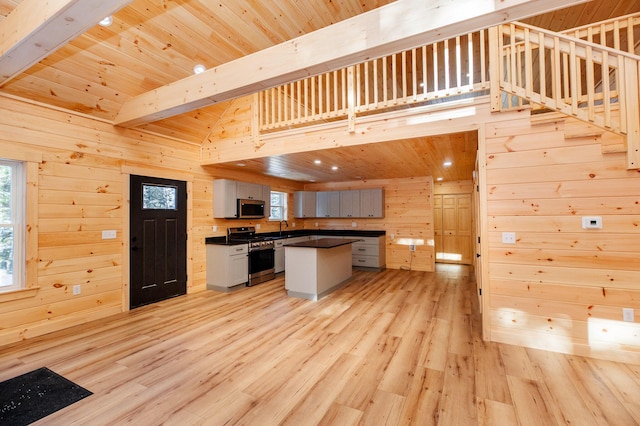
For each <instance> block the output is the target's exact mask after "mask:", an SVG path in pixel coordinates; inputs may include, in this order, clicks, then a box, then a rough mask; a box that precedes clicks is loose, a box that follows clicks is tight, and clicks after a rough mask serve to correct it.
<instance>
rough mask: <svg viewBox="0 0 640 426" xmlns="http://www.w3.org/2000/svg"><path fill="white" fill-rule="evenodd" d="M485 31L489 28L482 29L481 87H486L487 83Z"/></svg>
mask: <svg viewBox="0 0 640 426" xmlns="http://www.w3.org/2000/svg"><path fill="white" fill-rule="evenodd" d="M485 31H487V30H481V31H480V83H482V84H481V86H480V88H481V89H484V88H485V87H487V86H486V83H487V58H486V52H485V47H484V46H485Z"/></svg>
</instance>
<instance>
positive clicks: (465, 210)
mask: <svg viewBox="0 0 640 426" xmlns="http://www.w3.org/2000/svg"><path fill="white" fill-rule="evenodd" d="M435 201H436V202H435V203H434V221H435V223H436V225H435V231H436V232H435V237H436V241H435V243H436V245H435V246H436V261H438V262H447V263H462V264H472V262H473V257H472V251H473V250H472V240H471V238H472V232H471V230H472V216H471V194H443V195H436V198H435ZM439 230H440V231H439Z"/></svg>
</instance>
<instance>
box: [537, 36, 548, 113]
mask: <svg viewBox="0 0 640 426" xmlns="http://www.w3.org/2000/svg"><path fill="white" fill-rule="evenodd" d="M546 52H547V50H546V46H545V38H544V33H540V34H539V35H538V78H539V83H540V103H541V104H542V105H546V103H547V101H546V99H547V68H546V58H547V54H546Z"/></svg>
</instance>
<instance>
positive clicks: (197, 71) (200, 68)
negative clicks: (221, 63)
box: [193, 64, 207, 74]
mask: <svg viewBox="0 0 640 426" xmlns="http://www.w3.org/2000/svg"><path fill="white" fill-rule="evenodd" d="M206 70H207V68H206V67H205V66H204V65H202V64H198V65H196V66H195V67H193V73H194V74H202V73H203V72H205V71H206Z"/></svg>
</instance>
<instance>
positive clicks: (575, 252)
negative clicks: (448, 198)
mask: <svg viewBox="0 0 640 426" xmlns="http://www.w3.org/2000/svg"><path fill="white" fill-rule="evenodd" d="M580 128H582V129H584V132H583V134H582V135H581V134H580V131H579V129H580ZM565 129H566V130H567V134H566V135H565ZM485 134H486V188H485V189H486V191H487V209H488V217H487V221H488V223H487V225H488V236H489V243H488V246H489V253H488V255H489V264H488V267H489V272H488V276H489V278H490V282H489V283H488V286H489V287H490V296H489V297H490V300H489V312H488V315H489V316H490V318H488V320H489V321H490V325H489V326H490V337H491V340H495V341H500V342H505V343H511V344H517V345H523V346H528V347H537V348H541V349H549V350H555V351H559V352H566V353H573V354H580V355H586V356H593V357H598V358H606V359H615V360H618V361H626V362H634V363H640V324H639V322H640V321H639V320H640V317H639V316H640V244H638V242H639V241H640V226H639V224H640V173H638V171H637V170H627V169H626V167H625V155H624V153H609V154H603V148H604V149H605V150H606V146H607V144H605V145H604V146H603V145H601V140H602V137H601V136H599V135H597V134H595V135H594V133H593V132H591V131H590V129H589V128H588V126H586V125H583V124H581V123H580V122H578V121H576V120H575V119H571V118H567V119H566V120H562V119H561V120H559V121H557V122H544V121H543V122H541V123H539V124H531V121H530V119H529V118H528V117H525V118H523V119H521V120H516V121H507V122H497V123H495V124H487V125H486V127H485ZM605 139H609V140H610V139H611V137H610V136H607V137H606V138H605ZM582 216H601V217H602V220H603V228H602V229H588V230H585V229H582V227H581V217H582ZM502 232H515V233H516V241H517V242H516V244H503V243H502V242H501V233H502ZM486 287H487V283H485V285H484V288H486ZM485 306H486V305H485ZM622 308H633V309H635V318H636V320H635V322H622Z"/></svg>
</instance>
